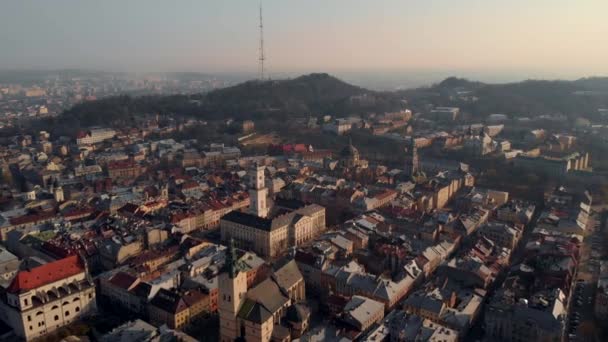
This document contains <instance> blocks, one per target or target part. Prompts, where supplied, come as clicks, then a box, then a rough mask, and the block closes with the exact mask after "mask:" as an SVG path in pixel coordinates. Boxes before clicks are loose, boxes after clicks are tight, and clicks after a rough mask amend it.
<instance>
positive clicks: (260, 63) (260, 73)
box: [258, 1, 266, 80]
mask: <svg viewBox="0 0 608 342" xmlns="http://www.w3.org/2000/svg"><path fill="white" fill-rule="evenodd" d="M259 54H260V56H259V58H258V77H259V79H260V80H263V79H264V60H265V59H266V57H264V22H263V20H262V1H260V51H259Z"/></svg>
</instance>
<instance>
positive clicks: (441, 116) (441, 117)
mask: <svg viewBox="0 0 608 342" xmlns="http://www.w3.org/2000/svg"><path fill="white" fill-rule="evenodd" d="M459 114H460V108H457V107H435V109H433V110H431V113H430V116H431V118H432V119H434V120H437V121H455V120H456V119H458V115H459Z"/></svg>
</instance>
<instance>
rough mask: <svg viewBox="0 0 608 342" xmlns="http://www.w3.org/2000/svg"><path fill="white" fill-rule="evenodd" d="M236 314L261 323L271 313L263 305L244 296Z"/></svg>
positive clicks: (270, 315) (268, 317) (269, 316)
mask: <svg viewBox="0 0 608 342" xmlns="http://www.w3.org/2000/svg"><path fill="white" fill-rule="evenodd" d="M238 316H239V317H240V318H242V319H244V320H247V321H250V322H254V323H257V324H262V323H264V322H266V321H267V320H269V319H270V318H271V317H272V314H271V313H270V312H269V311H268V310H266V309H265V308H264V306H263V305H261V304H259V303H256V302H255V301H253V300H251V299H248V298H246V299H245V301H244V302H243V305H242V306H241V310H240V311H239V314H238Z"/></svg>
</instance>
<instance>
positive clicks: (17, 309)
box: [0, 255, 96, 341]
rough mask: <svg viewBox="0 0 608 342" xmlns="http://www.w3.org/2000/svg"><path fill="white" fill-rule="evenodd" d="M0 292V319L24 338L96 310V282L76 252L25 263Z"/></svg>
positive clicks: (59, 326) (33, 336)
mask: <svg viewBox="0 0 608 342" xmlns="http://www.w3.org/2000/svg"><path fill="white" fill-rule="evenodd" d="M0 292H1V293H0V298H2V299H1V300H0V319H2V321H4V323H6V324H7V325H8V326H10V327H11V328H12V329H13V332H14V333H15V335H17V337H19V338H21V339H24V340H26V341H30V340H33V339H36V338H40V337H42V336H44V335H46V334H49V333H51V332H53V331H55V330H57V329H59V328H61V327H63V326H66V325H68V324H70V323H72V322H74V321H77V320H79V319H80V318H82V317H84V316H87V315H91V314H93V313H95V312H96V304H95V284H94V283H93V280H92V279H91V278H90V277H89V275H88V272H87V268H86V265H85V264H84V262H83V261H82V260H81V258H80V257H79V256H77V255H72V256H68V257H66V258H64V259H60V260H57V261H53V262H49V263H47V264H43V265H38V266H35V267H27V265H26V269H24V270H22V271H19V272H18V273H17V275H16V276H15V278H13V280H12V282H11V283H10V285H8V286H7V287H6V288H1V289H0Z"/></svg>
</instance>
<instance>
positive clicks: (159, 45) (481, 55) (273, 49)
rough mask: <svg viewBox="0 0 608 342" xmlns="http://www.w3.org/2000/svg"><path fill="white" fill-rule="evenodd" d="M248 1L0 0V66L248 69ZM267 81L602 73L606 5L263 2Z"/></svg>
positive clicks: (253, 41)
mask: <svg viewBox="0 0 608 342" xmlns="http://www.w3.org/2000/svg"><path fill="white" fill-rule="evenodd" d="M258 6H259V2H258V0H212V1H211V0H210V1H208V0H177V1H166V0H102V1H93V0H91V1H88V0H36V1H34V0H2V1H0V69H58V68H83V69H97V70H108V71H200V72H255V71H256V70H257V58H258V44H259V31H258V27H257V26H258ZM263 7H264V26H265V27H264V30H265V33H264V34H265V50H266V57H267V60H266V66H267V69H268V70H269V71H270V72H271V73H280V72H302V73H304V72H313V71H315V72H316V71H318V72H321V71H323V72H332V71H338V72H339V71H354V72H359V71H379V72H380V71H383V72H392V71H395V72H396V71H400V72H401V71H413V72H415V71H428V72H433V71H447V72H454V73H458V72H461V73H467V72H468V73H482V74H483V73H487V74H493V73H494V74H509V73H513V74H517V75H521V76H522V77H525V76H528V77H534V76H536V75H539V76H543V75H547V76H552V77H555V78H571V77H582V76H589V75H608V38H607V37H608V20H606V14H607V13H608V1H606V0H265V1H264V2H263Z"/></svg>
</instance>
